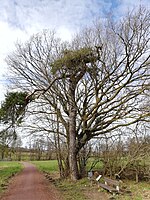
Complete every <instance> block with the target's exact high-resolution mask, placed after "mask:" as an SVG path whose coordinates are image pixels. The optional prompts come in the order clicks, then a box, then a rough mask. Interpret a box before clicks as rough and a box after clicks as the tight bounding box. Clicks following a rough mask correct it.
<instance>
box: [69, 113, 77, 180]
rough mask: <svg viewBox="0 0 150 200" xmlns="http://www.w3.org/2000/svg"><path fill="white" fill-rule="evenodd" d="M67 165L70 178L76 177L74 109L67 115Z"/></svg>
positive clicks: (75, 178) (74, 178)
mask: <svg viewBox="0 0 150 200" xmlns="http://www.w3.org/2000/svg"><path fill="white" fill-rule="evenodd" d="M69 118H70V119H69V165H70V177H71V180H77V179H78V165H77V151H76V111H75V110H72V111H70V116H69Z"/></svg>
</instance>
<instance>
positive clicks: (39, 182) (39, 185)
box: [0, 162, 63, 200]
mask: <svg viewBox="0 0 150 200" xmlns="http://www.w3.org/2000/svg"><path fill="white" fill-rule="evenodd" d="M23 165H24V169H23V171H22V172H21V173H19V174H18V175H17V176H15V177H14V178H13V179H12V181H11V183H10V186H9V187H8V189H7V191H6V192H5V193H4V195H3V196H2V197H1V198H0V200H62V199H63V198H62V197H61V195H60V193H59V192H58V190H57V189H56V188H55V186H54V185H52V184H51V183H49V182H48V181H47V180H46V178H45V177H44V176H43V174H42V173H40V172H39V171H38V170H37V169H36V167H35V166H34V165H32V164H30V163H26V162H24V163H23Z"/></svg>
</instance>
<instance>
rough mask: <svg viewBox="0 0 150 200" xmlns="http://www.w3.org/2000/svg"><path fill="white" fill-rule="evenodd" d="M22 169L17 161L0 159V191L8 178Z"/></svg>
mask: <svg viewBox="0 0 150 200" xmlns="http://www.w3.org/2000/svg"><path fill="white" fill-rule="evenodd" d="M21 170H22V165H21V164H20V163H19V162H12V161H10V162H7V161H0V192H2V191H3V189H4V188H5V186H6V185H7V182H8V179H9V178H10V177H12V176H14V175H15V174H16V173H18V172H20V171H21Z"/></svg>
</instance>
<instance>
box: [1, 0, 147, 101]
mask: <svg viewBox="0 0 150 200" xmlns="http://www.w3.org/2000/svg"><path fill="white" fill-rule="evenodd" d="M140 2H142V3H143V4H144V5H146V7H147V6H149V5H150V3H149V0H141V1H140V0H137V1H131V0H116V1H115V0H5V1H2V0H1V1H0V80H1V79H2V78H1V77H2V74H3V73H5V71H6V64H5V62H4V59H5V57H6V55H7V54H8V53H9V52H11V51H12V50H13V48H14V42H15V41H16V40H17V39H18V40H22V41H25V40H26V39H27V38H29V36H30V35H31V34H33V33H37V32H39V31H41V30H42V29H47V28H48V29H55V30H56V31H57V32H58V35H59V36H60V37H61V38H63V39H65V40H67V39H70V38H71V35H72V34H73V33H74V32H75V31H77V30H79V29H80V28H82V27H83V26H85V25H89V24H90V23H92V22H93V20H94V19H95V18H98V17H104V13H106V12H108V11H110V10H113V9H114V10H115V12H114V14H115V15H116V16H118V17H120V16H122V15H124V13H125V12H126V11H127V9H128V8H131V7H133V6H134V5H138V4H140ZM0 85H1V86H0V87H1V88H2V87H3V86H2V82H1V81H0ZM1 88H0V89H1ZM1 91H2V92H3V91H4V90H1ZM2 92H1V94H2ZM1 94H0V100H1V98H2V95H1Z"/></svg>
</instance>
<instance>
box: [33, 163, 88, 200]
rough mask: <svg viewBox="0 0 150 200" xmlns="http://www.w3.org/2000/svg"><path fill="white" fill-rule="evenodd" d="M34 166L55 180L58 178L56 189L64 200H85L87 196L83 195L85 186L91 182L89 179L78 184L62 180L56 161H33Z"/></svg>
mask: <svg viewBox="0 0 150 200" xmlns="http://www.w3.org/2000/svg"><path fill="white" fill-rule="evenodd" d="M32 163H33V164H35V165H36V166H37V168H38V169H39V170H40V171H43V172H47V173H50V175H51V176H52V178H53V179H55V177H57V179H56V180H55V185H56V187H57V188H58V189H59V190H60V191H61V193H62V194H63V197H64V200H72V199H73V200H85V199H86V198H85V196H84V194H83V189H84V187H85V184H87V183H88V182H89V181H87V179H82V180H79V181H77V182H72V181H70V180H60V179H58V177H59V171H58V164H57V161H56V160H50V161H32Z"/></svg>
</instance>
